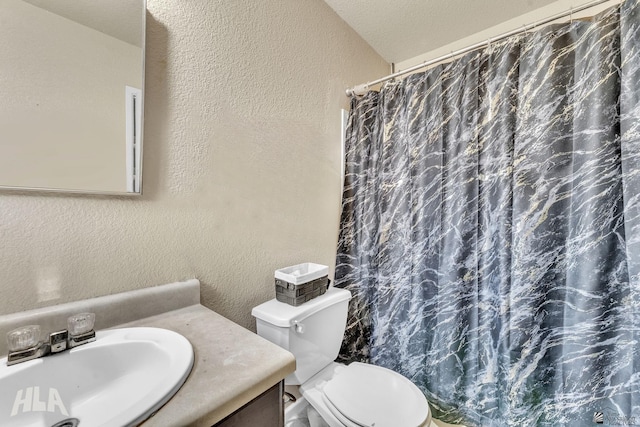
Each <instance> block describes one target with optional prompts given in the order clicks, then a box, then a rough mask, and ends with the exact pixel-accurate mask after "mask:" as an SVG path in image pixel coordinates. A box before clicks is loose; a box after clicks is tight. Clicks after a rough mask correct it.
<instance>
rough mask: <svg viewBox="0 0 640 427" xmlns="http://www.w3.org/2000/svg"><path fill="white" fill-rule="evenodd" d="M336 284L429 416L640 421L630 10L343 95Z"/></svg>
mask: <svg viewBox="0 0 640 427" xmlns="http://www.w3.org/2000/svg"><path fill="white" fill-rule="evenodd" d="M336 286H338V287H345V288H347V289H349V290H350V291H351V292H352V294H353V298H352V301H351V303H350V304H351V305H350V315H349V320H348V325H347V332H346V334H345V340H344V344H343V348H342V350H341V359H342V360H343V361H345V362H349V361H354V360H360V361H367V362H370V363H374V364H377V365H381V366H385V367H388V368H390V369H393V370H395V371H397V372H400V373H402V374H403V375H405V376H406V377H408V378H409V379H411V380H412V381H413V382H414V383H415V384H416V385H418V386H419V387H420V388H421V389H422V390H423V392H424V393H425V395H426V396H427V398H428V400H429V402H430V404H431V405H432V409H433V412H434V415H435V416H436V417H437V418H440V419H442V420H444V421H448V422H453V423H466V424H467V425H469V426H528V425H538V426H591V425H597V424H598V423H599V422H600V421H601V420H602V422H603V424H605V425H633V424H635V425H640V343H639V342H638V338H639V332H640V329H639V327H640V307H639V305H640V296H639V294H638V293H639V292H640V0H633V1H632V0H627V1H626V2H625V3H623V4H622V5H620V6H619V7H616V8H613V9H610V10H608V11H605V12H603V13H602V14H600V15H599V16H597V17H594V18H592V19H589V20H580V21H574V22H572V23H568V24H562V25H552V26H548V27H545V28H543V29H541V30H539V31H536V32H529V33H525V34H522V35H520V36H516V37H512V38H510V39H507V40H505V41H503V42H501V43H494V44H492V45H490V46H489V47H487V48H486V49H484V50H481V51H476V52H473V53H471V54H468V55H466V56H464V57H462V58H460V59H458V60H455V61H453V62H451V63H449V64H445V65H440V66H438V67H435V68H433V69H430V70H428V71H426V72H423V73H420V74H414V75H411V76H409V77H407V78H406V79H404V80H402V81H398V82H392V83H390V84H387V85H386V86H385V87H383V88H382V90H381V91H380V92H379V93H378V92H369V93H368V94H366V95H365V96H364V97H362V98H359V99H353V100H352V105H351V112H350V117H349V123H348V130H347V147H346V177H345V189H344V197H343V213H342V219H341V230H340V238H339V244H338V255H337V266H336Z"/></svg>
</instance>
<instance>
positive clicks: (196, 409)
mask: <svg viewBox="0 0 640 427" xmlns="http://www.w3.org/2000/svg"><path fill="white" fill-rule="evenodd" d="M134 326H152V327H158V328H164V329H169V330H172V331H175V332H178V333H180V334H182V335H183V336H184V337H186V338H187V339H188V340H189V341H190V342H191V345H192V346H193V350H194V363H193V369H192V371H191V374H190V375H189V377H188V378H187V381H186V382H185V383H184V385H183V386H182V388H180V390H178V392H177V393H176V394H175V395H174V396H173V397H172V398H171V400H169V401H168V402H167V403H166V404H165V405H164V406H163V407H162V408H161V409H160V410H159V411H158V412H157V413H156V414H155V415H154V416H152V417H151V418H149V419H148V420H147V421H145V422H144V423H143V424H142V425H141V426H142V427H154V426H159V427H167V426H207V427H209V426H212V425H213V424H215V423H217V422H218V421H221V420H223V419H224V418H225V417H226V416H228V415H230V414H232V413H233V412H235V411H236V410H237V409H239V408H241V407H242V406H244V405H245V404H246V403H248V402H250V401H251V400H253V399H254V398H256V397H258V396H259V395H260V394H262V393H263V392H265V391H267V390H268V389H269V388H271V387H272V386H274V385H275V384H277V383H278V382H279V381H281V380H282V379H283V378H284V377H286V376H287V375H289V374H290V373H292V372H293V371H294V370H295V359H294V357H293V355H292V354H291V353H289V352H288V351H286V350H284V349H282V348H280V347H278V346H276V345H275V344H272V343H271V342H269V341H267V340H265V339H263V338H262V337H259V336H258V335H256V334H254V333H252V332H250V331H248V330H247V329H245V328H243V327H241V326H239V325H237V324H235V323H233V322H232V321H230V320H228V319H226V318H225V317H223V316H221V315H219V314H217V313H215V312H213V311H211V310H209V309H208V308H206V307H204V306H202V305H199V304H196V305H192V306H189V307H185V308H181V309H178V310H174V311H170V312H166V313H163V314H159V315H156V316H152V317H147V318H144V319H140V320H135V321H133V322H129V323H126V324H122V325H118V326H117V327H134Z"/></svg>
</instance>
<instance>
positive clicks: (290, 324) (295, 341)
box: [251, 287, 351, 385]
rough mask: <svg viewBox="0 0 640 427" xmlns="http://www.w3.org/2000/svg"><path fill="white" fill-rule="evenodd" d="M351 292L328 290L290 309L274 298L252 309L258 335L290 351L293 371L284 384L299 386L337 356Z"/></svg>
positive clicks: (331, 288)
mask: <svg viewBox="0 0 640 427" xmlns="http://www.w3.org/2000/svg"><path fill="white" fill-rule="evenodd" d="M350 298H351V293H350V292H349V291H347V290H346V289H338V288H334V287H330V288H329V289H328V290H327V292H325V293H324V294H323V295H320V296H318V297H316V298H314V299H312V300H310V301H307V302H305V303H304V304H302V305H300V306H297V307H294V306H292V305H289V304H286V303H283V302H280V301H278V300H276V299H275V298H274V299H272V300H270V301H267V302H265V303H263V304H260V305H259V306H257V307H254V308H253V310H251V315H252V316H253V317H255V318H256V329H257V332H258V335H260V336H261V337H263V338H265V339H267V340H269V341H271V342H272V343H274V344H277V345H279V346H280V347H282V348H284V349H286V350H288V351H290V352H291V353H293V355H294V356H295V358H296V370H295V372H294V373H293V374H291V375H289V376H288V377H286V378H285V383H286V384H293V385H296V384H303V383H304V382H305V381H306V380H308V379H309V378H311V377H312V376H313V375H314V374H316V373H317V372H320V371H321V370H322V368H324V367H325V366H327V365H328V364H329V363H331V362H333V361H334V360H335V359H336V357H338V352H339V351H340V345H341V344H342V338H343V336H344V329H345V326H346V324H347V308H348V306H349V299H350Z"/></svg>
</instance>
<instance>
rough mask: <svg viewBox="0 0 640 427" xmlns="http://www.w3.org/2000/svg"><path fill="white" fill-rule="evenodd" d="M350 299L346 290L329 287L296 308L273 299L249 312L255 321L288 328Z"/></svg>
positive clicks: (349, 294)
mask: <svg viewBox="0 0 640 427" xmlns="http://www.w3.org/2000/svg"><path fill="white" fill-rule="evenodd" d="M350 298H351V292H349V291H348V290H346V289H340V288H334V287H333V286H331V287H329V289H327V292H325V293H324V294H323V295H320V296H318V297H315V298H314V299H312V300H309V301H307V302H305V303H304V304H302V305H299V306H297V307H295V306H293V305H289V304H287V303H284V302H280V301H278V300H277V299H275V298H274V299H272V300H269V301H267V302H265V303H262V304H260V305H259V306H257V307H254V308H253V310H251V315H252V316H253V317H255V318H256V319H260V320H262V321H264V322H267V323H270V324H272V325H274V326H279V327H282V328H288V327H289V326H291V325H293V324H295V322H296V321H298V322H299V321H302V320H304V319H306V318H307V317H309V316H311V315H312V314H315V313H317V312H318V311H320V310H322V309H324V308H326V307H329V306H331V305H333V304H337V303H339V302H342V301H346V300H349V299H350Z"/></svg>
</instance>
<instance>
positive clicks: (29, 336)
mask: <svg viewBox="0 0 640 427" xmlns="http://www.w3.org/2000/svg"><path fill="white" fill-rule="evenodd" d="M39 343H40V325H29V326H22V327H20V328H17V329H14V330H13V331H11V332H9V333H8V334H7V344H8V346H9V351H10V352H16V351H23V350H27V349H30V348H33V347H35V346H37V345H38V344H39Z"/></svg>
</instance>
